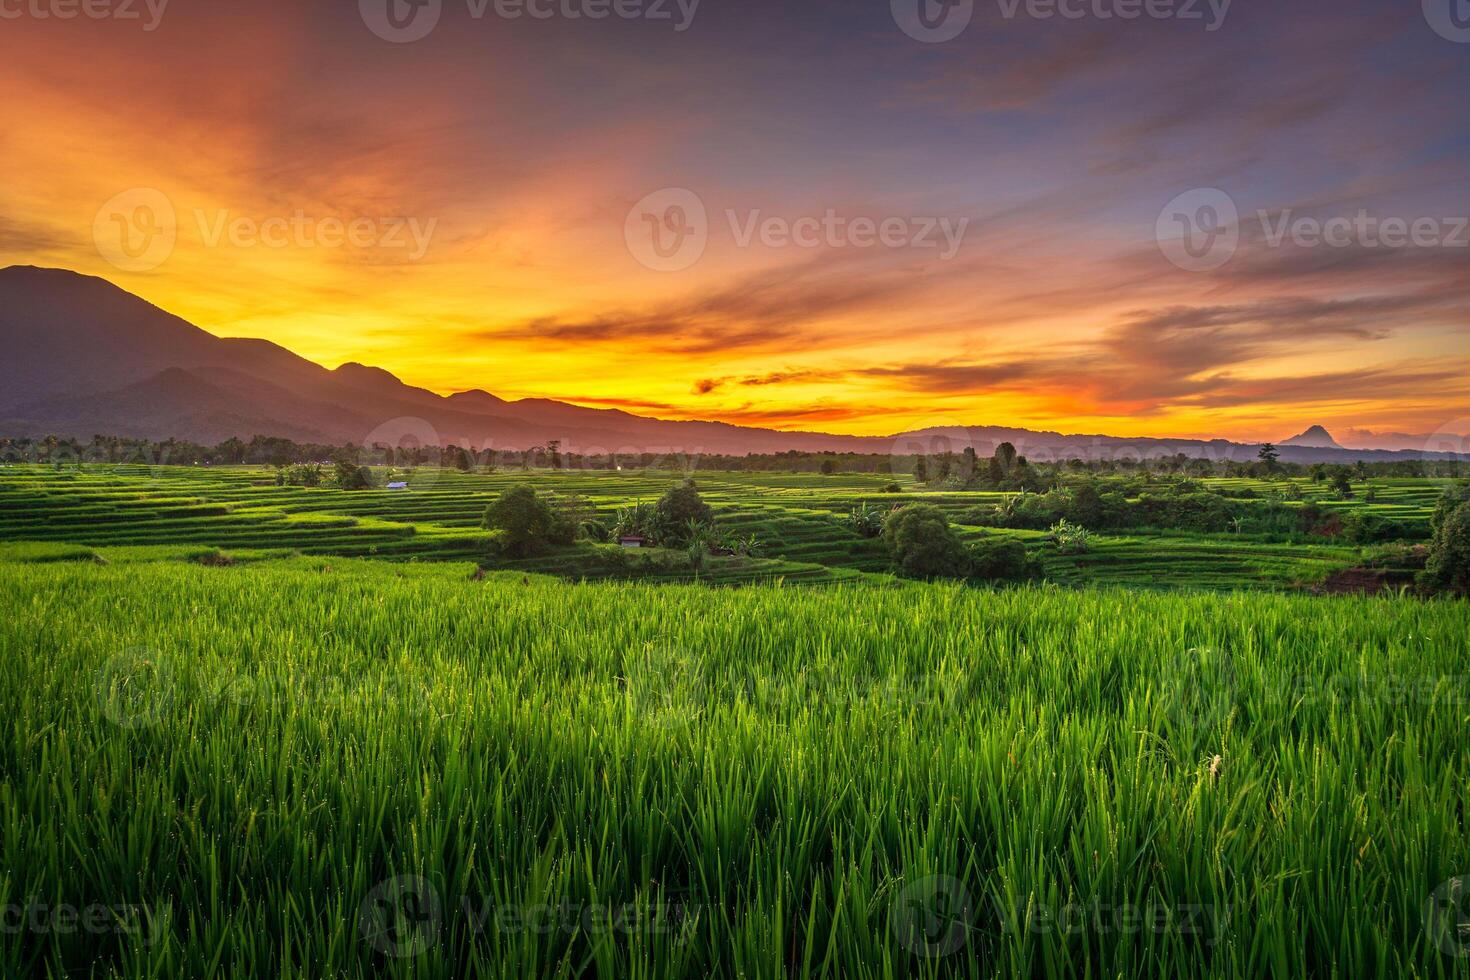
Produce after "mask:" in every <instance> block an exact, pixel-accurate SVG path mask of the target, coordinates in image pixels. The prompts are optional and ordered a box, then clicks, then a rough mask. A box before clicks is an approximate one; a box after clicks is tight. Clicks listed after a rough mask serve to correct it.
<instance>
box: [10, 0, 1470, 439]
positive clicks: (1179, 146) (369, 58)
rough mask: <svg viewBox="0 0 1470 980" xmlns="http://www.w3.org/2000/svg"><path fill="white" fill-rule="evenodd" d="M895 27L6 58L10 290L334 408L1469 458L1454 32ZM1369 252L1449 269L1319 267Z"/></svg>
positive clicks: (1342, 26)
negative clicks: (1217, 223) (295, 378)
mask: <svg viewBox="0 0 1470 980" xmlns="http://www.w3.org/2000/svg"><path fill="white" fill-rule="evenodd" d="M737 6H738V10H737ZM861 6H862V7H863V8H864V9H861V10H859V9H857V7H858V5H852V4H838V3H816V4H786V5H772V9H770V10H769V11H768V12H766V14H765V15H764V16H763V17H751V16H749V13H750V9H749V8H748V5H744V4H741V5H733V4H716V3H715V2H714V0H707V2H706V3H705V4H703V5H699V7H698V9H697V12H696V14H695V16H694V17H693V19H692V21H691V22H690V23H689V24H688V25H687V28H686V29H683V30H677V29H676V24H675V23H672V22H670V23H664V22H654V21H648V20H618V19H615V18H614V19H610V20H607V21H605V22H596V23H593V22H590V21H568V20H565V19H561V20H546V21H541V20H535V19H532V18H529V17H527V18H520V19H505V18H497V17H496V16H494V15H493V14H492V15H486V16H484V17H483V18H475V17H473V16H472V15H471V13H470V12H469V11H467V10H466V9H465V7H464V5H463V4H455V3H448V4H446V5H445V6H444V9H443V13H442V18H441V21H440V23H439V24H438V26H437V28H436V29H435V30H434V32H433V33H432V34H430V35H429V36H428V37H425V38H424V39H422V40H420V41H417V42H414V43H390V42H388V41H385V40H383V39H381V38H380V37H378V36H375V34H374V33H373V31H372V30H370V29H369V27H368V26H367V25H365V23H364V20H363V19H362V17H360V16H359V11H358V9H357V5H356V4H351V3H346V4H342V3H337V4H321V5H317V4H311V5H304V4H303V5H266V4H244V3H233V2H231V3H218V4H217V3H209V4H204V3H185V2H184V0H175V2H174V3H173V4H170V5H167V7H166V9H165V10H164V12H163V14H162V16H161V17H160V18H159V20H158V22H157V24H156V25H155V27H154V29H151V30H148V29H145V27H146V26H147V14H146V8H140V9H144V11H145V15H144V20H143V21H128V20H118V19H95V20H88V19H86V18H79V19H75V20H59V19H56V18H37V17H29V16H27V17H21V18H18V19H7V20H5V21H3V22H0V33H3V35H4V37H5V51H6V55H7V56H6V58H4V59H3V60H0V82H3V85H4V87H5V91H6V93H7V99H6V102H7V107H6V115H7V125H6V126H5V127H4V128H3V130H0V145H3V153H4V159H5V161H6V171H7V177H6V180H5V181H4V182H3V184H0V259H3V264H7V265H8V264H13V263H27V264H36V265H45V266H57V267H64V268H70V269H75V270H77V271H80V272H84V273H88V274H92V275H98V276H102V277H104V278H107V279H109V280H111V281H112V282H114V283H116V284H118V285H119V286H121V287H123V288H124V289H127V290H129V291H131V292H134V293H136V294H138V295H140V296H142V297H144V298H146V299H148V300H149V301H151V302H153V303H155V304H157V305H158V306H161V307H163V308H164V309H166V310H168V311H170V312H173V313H176V314H178V315H180V316H182V317H184V318H185V319H188V320H190V321H191V322H193V323H196V324H198V325H199V326H201V327H203V328H205V329H207V330H209V331H211V332H213V333H216V334H219V335H222V336H246V337H259V338H266V339H269V340H272V341H274V342H276V343H279V344H281V345H283V346H285V347H288V348H290V349H292V350H294V351H296V352H298V353H300V354H302V355H303V356H306V357H309V358H311V359H313V360H316V361H319V362H321V363H323V364H326V365H328V366H336V365H337V364H340V363H343V362H346V361H359V362H363V363H367V364H373V365H377V366H381V367H384V368H386V369H388V370H390V371H392V372H394V373H395V374H396V375H398V376H399V377H401V378H402V379H403V380H404V381H406V382H408V383H410V384H415V385H420V386H423V387H427V388H430V389H433V390H435V391H438V392H441V393H449V392H453V391H459V390H465V389H471V388H483V389H486V390H488V391H491V392H493V393H495V394H497V395H500V396H502V397H505V398H523V397H533V396H534V397H550V398H557V399H561V400H565V401H572V402H577V403H580V404H585V405H590V406H597V407H615V408H623V409H626V410H628V411H630V412H634V413H636V414H643V415H651V416H656V417H661V418H702V419H716V420H724V421H729V422H735V423H740V424H750V425H760V426H767V427H774V428H784V429H813V430H823V431H830V432H839V433H855V434H879V433H890V432H897V431H900V430H903V429H911V428H917V427H921V426H926V425H944V424H971V425H979V424H993V425H1020V426H1029V427H1032V428H1044V429H1056V430H1061V431H1068V432H1106V433H1110V434H1117V435H1144V434H1147V435H1157V436H1190V437H1200V436H1224V437H1229V438H1236V439H1243V440H1249V439H1279V438H1281V437H1284V436H1287V435H1290V434H1292V433H1294V432H1297V431H1300V430H1301V429H1303V428H1305V426H1306V424H1308V423H1322V424H1325V425H1327V426H1328V427H1329V428H1334V429H1337V428H1342V429H1352V428H1366V429H1372V430H1375V431H1380V432H1407V433H1416V432H1432V431H1434V430H1436V429H1438V428H1440V427H1442V426H1444V425H1446V424H1449V423H1452V422H1454V421H1455V420H1456V419H1463V418H1465V417H1470V334H1467V331H1466V324H1467V322H1470V320H1467V313H1470V303H1467V299H1470V231H1466V230H1465V228H1464V225H1463V224H1459V225H1458V227H1457V221H1456V216H1462V215H1466V214H1470V180H1467V171H1466V167H1465V152H1466V143H1467V134H1470V117H1467V115H1466V114H1465V112H1464V106H1463V98H1464V91H1465V85H1464V83H1465V81H1466V80H1467V76H1470V68H1467V66H1470V50H1467V48H1466V46H1465V45H1459V44H1455V43H1451V42H1450V41H1447V40H1445V39H1444V38H1441V37H1439V36H1437V35H1436V34H1435V33H1434V32H1433V31H1432V30H1430V28H1429V27H1428V26H1427V25H1426V23H1425V21H1424V19H1423V18H1422V17H1421V16H1420V12H1419V10H1418V6H1419V5H1418V4H1417V3H1408V4H1394V5H1383V4H1377V3H1367V2H1364V3H1345V4H1341V5H1339V6H1340V8H1341V10H1342V13H1343V16H1342V17H1341V18H1339V19H1337V20H1336V21H1335V23H1318V24H1317V25H1315V27H1314V31H1315V36H1318V37H1319V38H1321V39H1322V43H1318V44H1317V45H1315V46H1314V47H1313V48H1311V49H1310V50H1309V49H1306V48H1304V47H1302V46H1301V45H1300V42H1298V41H1294V40H1290V39H1291V38H1294V37H1299V36H1301V35H1300V34H1297V33H1295V32H1293V31H1291V30H1287V29H1284V28H1283V27H1282V21H1283V20H1286V21H1290V20H1291V18H1292V16H1293V15H1292V13H1291V12H1290V11H1285V10H1280V9H1277V6H1276V5H1265V6H1261V5H1251V6H1249V7H1248V6H1246V5H1245V4H1240V5H1238V9H1233V10H1232V11H1231V12H1230V20H1229V21H1228V22H1227V23H1226V24H1225V25H1224V26H1223V27H1222V28H1221V29H1219V30H1216V31H1213V32H1207V31H1205V30H1204V28H1203V27H1201V26H1199V25H1195V24H1183V23H1147V22H1142V21H1140V22H1139V23H1137V24H1135V25H1130V28H1129V30H1128V31H1126V32H1124V31H1120V30H1118V29H1117V28H1116V27H1113V28H1110V29H1104V28H1103V27H1102V26H1100V25H1099V24H1097V23H1095V22H1092V23H1089V22H1078V23H1072V22H1063V21H1055V22H1044V23H1035V22H1033V23H1023V22H1021V21H1014V22H1013V21H1008V20H1006V19H1005V18H1003V17H1001V16H1000V15H999V14H997V13H995V11H994V10H993V9H991V8H989V7H984V9H980V8H977V12H976V22H975V24H974V25H972V26H971V28H970V29H969V32H968V33H967V34H966V35H965V36H964V37H962V38H960V39H958V40H956V41H954V42H953V43H951V44H946V45H928V44H922V43H919V42H916V41H914V40H912V39H910V38H908V37H906V36H905V35H904V34H903V33H902V32H901V31H900V30H899V29H898V28H897V27H896V26H895V24H894V21H893V19H892V18H891V16H890V14H889V11H888V4H887V3H886V2H883V3H873V4H866V5H861ZM982 6H983V5H982ZM1390 6H1392V7H1394V8H1395V9H1394V10H1392V11H1389V10H1387V9H1386V8H1387V7H1390ZM329 8H330V9H329ZM1399 8H1402V9H1399ZM672 9H673V10H674V11H675V19H676V20H677V18H678V10H679V8H678V7H677V6H672ZM737 15H739V16H737ZM1370 43H1373V44H1375V45H1377V47H1376V49H1375V50H1376V55H1375V57H1373V58H1372V59H1369V58H1367V57H1366V56H1365V53H1366V51H1367V48H1368V45H1369V44H1370ZM1141 49H1147V50H1148V52H1149V54H1150V57H1149V58H1147V59H1144V58H1142V57H1140V56H1139V51H1140V50H1141ZM670 188H673V189H687V190H688V191H690V192H692V193H693V195H694V197H695V199H697V201H698V202H699V203H700V204H701V205H702V206H703V208H704V209H705V212H706V213H705V215H704V217H703V220H702V221H700V222H698V225H699V227H695V228H692V231H693V233H696V234H700V235H703V236H704V237H705V238H706V239H707V242H706V243H705V247H704V250H703V253H702V254H701V255H700V256H699V257H698V259H697V261H694V262H693V263H692V264H691V265H689V267H688V268H682V269H678V270H673V271H665V270H662V269H658V268H650V267H648V266H649V263H648V262H647V261H640V258H646V257H645V256H640V255H639V254H638V252H639V249H638V248H637V247H630V244H629V240H628V238H629V234H630V232H629V231H628V228H629V224H630V221H631V223H632V225H633V226H634V227H635V228H636V227H637V226H638V224H639V221H640V219H641V216H640V215H638V214H633V215H631V217H630V211H631V210H633V209H634V208H635V205H636V204H638V202H640V201H643V200H645V199H647V198H649V196H650V195H655V204H657V202H658V200H661V199H658V198H657V197H656V195H657V194H658V193H659V192H661V191H664V189H670ZM1212 188H1218V189H1219V190H1221V191H1223V192H1224V193H1225V194H1226V195H1227V196H1228V197H1229V198H1230V199H1231V200H1232V201H1233V203H1234V204H1235V205H1236V206H1237V207H1238V210H1239V215H1240V221H1239V227H1238V232H1239V236H1240V242H1239V247H1238V250H1237V251H1236V252H1235V253H1234V254H1233V256H1232V257H1230V259H1229V260H1228V261H1227V262H1226V263H1225V264H1223V265H1222V266H1220V267H1219V268H1215V269H1209V270H1203V271H1193V270H1190V269H1187V268H1181V267H1180V266H1179V265H1178V264H1177V263H1173V262H1171V261H1170V260H1169V258H1168V257H1167V256H1166V249H1161V247H1160V243H1159V242H1158V241H1157V240H1156V235H1157V228H1158V227H1159V225H1160V221H1161V218H1162V217H1164V215H1163V214H1162V212H1163V211H1164V209H1165V206H1166V204H1168V203H1169V202H1170V201H1171V199H1175V198H1177V197H1178V196H1180V195H1185V194H1187V193H1188V192H1191V191H1194V190H1196V189H1212ZM139 189H144V191H143V192H144V193H147V194H149V195H156V196H157V197H150V198H149V199H150V200H157V199H160V198H161V199H163V200H165V201H166V202H167V206H168V210H167V211H164V212H163V213H162V214H161V217H162V219H163V220H164V222H165V223H166V224H168V225H169V227H171V228H172V229H173V235H174V239H175V240H174V244H173V246H172V248H171V249H165V250H164V254H163V257H162V258H161V260H160V261H158V262H156V263H154V262H152V260H151V259H150V258H147V257H140V259H139V261H137V262H134V263H132V264H133V265H135V266H145V265H146V266H151V267H148V268H132V269H130V268H124V267H120V266H119V264H118V263H117V261H115V259H116V256H115V255H114V256H113V259H114V261H109V258H107V257H104V254H103V252H104V251H106V248H103V249H101V250H99V242H98V236H99V235H100V236H104V237H105V236H106V235H107V234H109V233H112V234H117V233H119V232H118V229H119V228H127V229H128V234H130V235H139V236H142V235H157V234H166V229H164V228H163V227H162V226H157V227H147V228H144V227H141V226H133V227H129V225H128V224H127V222H128V221H129V220H131V219H132V217H133V216H134V215H135V214H136V213H138V212H137V211H136V209H135V208H134V204H133V202H135V201H136V199H137V197H136V195H137V194H139V193H140V191H139ZM129 194H131V195H134V196H133V197H126V196H125V197H124V198H123V199H122V200H123V203H124V205H126V208H125V210H124V211H123V212H120V213H122V214H123V218H124V222H123V224H122V225H117V224H116V223H115V222H114V221H113V220H112V215H110V214H108V213H107V208H108V206H109V202H113V201H115V200H117V199H118V197H119V195H129ZM660 208H661V206H660ZM159 210H160V209H157V208H155V209H153V213H154V214H155V216H160V215H159V213H158V212H159ZM655 210H656V211H657V213H656V214H655V217H656V218H657V217H661V216H663V215H664V214H665V213H666V212H665V210H662V209H659V208H656V209H655ZM1365 211H1366V212H1367V213H1368V215H1369V216H1370V217H1371V218H1373V219H1375V220H1376V221H1379V222H1383V221H1385V220H1393V219H1398V220H1401V221H1403V222H1405V223H1407V224H1409V225H1411V226H1412V225H1413V223H1414V222H1417V221H1423V220H1425V219H1433V220H1434V221H1435V222H1436V224H1435V228H1436V229H1437V231H1436V232H1435V236H1437V237H1433V239H1432V240H1430V238H1429V237H1426V238H1425V239H1424V241H1411V242H1410V243H1408V244H1406V245H1403V246H1397V247H1395V246H1390V245H1386V244H1383V243H1382V242H1377V243H1376V244H1375V243H1374V242H1371V241H1365V240H1364V238H1363V235H1362V234H1361V232H1360V231H1354V232H1352V235H1351V238H1350V239H1349V240H1348V242H1347V244H1344V245H1335V244H1312V243H1310V242H1308V241H1301V240H1298V239H1299V238H1300V236H1299V235H1297V234H1296V232H1297V231H1298V230H1299V227H1298V226H1297V225H1293V224H1291V223H1292V222H1298V221H1299V220H1300V219H1310V220H1313V221H1316V222H1318V223H1322V222H1327V221H1329V220H1330V219H1332V218H1344V217H1345V218H1353V217H1354V216H1357V215H1359V214H1360V212H1365ZM170 212H171V220H170ZM650 213H653V212H650ZM1262 214H1264V215H1265V220H1264V221H1263V220H1261V217H1260V216H1261V215H1262ZM1283 214H1285V215H1287V217H1286V218H1285V221H1286V224H1285V225H1283V224H1281V222H1282V220H1283V219H1282V215H1283ZM687 216H688V215H687V213H686V217H687ZM696 217H697V216H696ZM772 219H774V223H768V222H771V220H772ZM802 219H805V220H802ZM354 222H355V223H356V224H354ZM864 222H867V224H865V223H864ZM839 226H840V227H839ZM869 226H871V228H872V229H873V230H872V231H871V232H867V233H866V234H865V233H864V232H865V231H866V229H867V228H868V227H869ZM1288 226H1289V227H1291V228H1292V229H1293V230H1292V232H1291V233H1290V234H1288V235H1287V237H1286V239H1285V240H1284V241H1281V242H1280V243H1276V244H1273V242H1272V240H1271V239H1272V229H1273V228H1275V227H1288ZM885 227H886V231H885V230H884V229H885ZM961 227H962V228H963V234H962V235H961V236H960V237H959V238H957V239H954V238H951V239H950V240H947V239H946V236H945V234H944V230H945V229H947V230H948V231H949V232H950V233H951V235H953V233H954V232H955V231H956V230H957V229H959V228H961ZM1425 227H1426V228H1427V226H1425ZM99 229H100V230H99ZM109 230H110V231H109ZM1391 230H1392V229H1391V228H1390V229H1389V231H1390V232H1391ZM1426 235H1427V232H1426ZM1456 236H1458V238H1457V237H1456ZM354 237H355V239H356V240H355V241H354V240H353V238H354ZM1390 237H1391V236H1390ZM151 241H153V240H151V239H150V242H151ZM135 244H136V245H137V247H139V248H142V247H143V246H142V243H141V242H138V243H135ZM951 246H953V247H952V248H951ZM150 247H151V246H150ZM949 251H952V252H953V254H952V255H950V256H948V257H946V256H947V253H948V252H949ZM154 257H155V258H156V257H157V256H154ZM126 264H129V263H126V262H125V263H124V265H126Z"/></svg>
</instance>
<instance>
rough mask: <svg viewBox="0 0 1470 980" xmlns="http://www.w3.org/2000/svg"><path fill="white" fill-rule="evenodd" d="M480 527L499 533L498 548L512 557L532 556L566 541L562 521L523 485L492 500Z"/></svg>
mask: <svg viewBox="0 0 1470 980" xmlns="http://www.w3.org/2000/svg"><path fill="white" fill-rule="evenodd" d="M483 526H484V527H486V528H489V529H491V530H494V531H499V532H501V538H500V541H501V546H502V548H503V549H504V551H505V553H506V554H508V555H510V556H512V557H515V558H525V557H527V556H530V555H533V554H535V553H536V552H538V551H540V550H541V549H543V548H545V547H546V546H547V545H549V544H552V543H555V542H560V541H564V540H565V538H566V527H565V526H566V522H565V521H564V520H563V519H562V518H561V517H560V516H559V515H558V514H557V513H556V511H555V510H554V509H553V508H552V506H551V504H550V503H548V502H547V501H546V500H545V499H544V498H543V497H541V496H540V495H539V494H538V493H536V490H535V489H534V488H533V487H530V486H525V485H521V486H516V487H511V488H510V489H509V490H507V491H505V492H504V493H502V494H501V495H500V496H499V497H497V498H495V501H494V502H493V503H491V504H490V506H489V507H487V508H486V509H485V519H484V521H483ZM573 526H575V525H573ZM568 543H569V542H568Z"/></svg>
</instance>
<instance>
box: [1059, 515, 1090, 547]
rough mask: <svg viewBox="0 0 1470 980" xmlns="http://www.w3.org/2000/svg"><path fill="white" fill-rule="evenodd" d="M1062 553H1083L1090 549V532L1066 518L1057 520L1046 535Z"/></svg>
mask: <svg viewBox="0 0 1470 980" xmlns="http://www.w3.org/2000/svg"><path fill="white" fill-rule="evenodd" d="M1048 538H1049V540H1050V541H1051V543H1052V544H1054V545H1055V546H1056V549H1057V553H1058V554H1062V555H1085V554H1087V553H1088V552H1089V551H1091V550H1092V532H1090V531H1088V530H1087V528H1085V527H1082V526H1081V525H1078V524H1073V523H1072V522H1071V521H1069V520H1067V519H1066V518H1063V519H1061V520H1060V521H1057V522H1056V524H1054V525H1053V526H1052V529H1051V532H1050V534H1049V535H1048Z"/></svg>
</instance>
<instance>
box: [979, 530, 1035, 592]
mask: <svg viewBox="0 0 1470 980" xmlns="http://www.w3.org/2000/svg"><path fill="white" fill-rule="evenodd" d="M969 558H970V575H971V576H972V577H974V578H980V579H989V580H991V581H1001V582H1018V581H1021V580H1023V579H1028V578H1033V577H1035V576H1036V575H1037V574H1038V569H1037V568H1036V566H1035V563H1034V562H1032V560H1031V558H1030V556H1029V555H1028V554H1027V552H1026V545H1025V544H1023V543H1022V542H1021V540H1020V539H1019V538H1015V537H1012V536H1010V535H1008V534H987V535H985V536H984V537H982V538H980V539H979V540H977V541H975V542H973V543H971V544H970V546H969Z"/></svg>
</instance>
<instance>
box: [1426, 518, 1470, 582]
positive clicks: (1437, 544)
mask: <svg viewBox="0 0 1470 980" xmlns="http://www.w3.org/2000/svg"><path fill="white" fill-rule="evenodd" d="M1425 574H1426V577H1427V580H1428V581H1429V583H1430V584H1431V585H1433V586H1434V587H1436V588H1440V589H1448V590H1450V591H1453V592H1458V593H1462V594H1470V502H1467V503H1462V504H1459V505H1458V506H1457V507H1456V508H1455V509H1454V510H1453V511H1450V512H1449V513H1448V514H1446V515H1443V516H1441V517H1440V518H1439V520H1438V523H1437V525H1436V527H1435V530H1434V540H1433V542H1432V543H1431V544H1430V546H1429V561H1428V563H1427V565H1426V566H1425Z"/></svg>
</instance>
